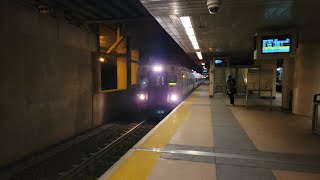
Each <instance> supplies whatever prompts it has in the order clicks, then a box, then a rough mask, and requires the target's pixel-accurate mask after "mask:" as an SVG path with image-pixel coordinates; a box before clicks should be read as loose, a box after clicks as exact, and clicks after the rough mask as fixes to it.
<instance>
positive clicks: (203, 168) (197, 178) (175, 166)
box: [148, 159, 216, 180]
mask: <svg viewBox="0 0 320 180" xmlns="http://www.w3.org/2000/svg"><path fill="white" fill-rule="evenodd" d="M159 179H165V180H208V179H210V180H216V167H215V165H214V164H208V163H199V162H190V161H176V160H167V159H160V160H159V161H158V163H157V165H156V167H155V168H154V170H153V172H152V174H151V175H150V177H149V178H148V180H159Z"/></svg>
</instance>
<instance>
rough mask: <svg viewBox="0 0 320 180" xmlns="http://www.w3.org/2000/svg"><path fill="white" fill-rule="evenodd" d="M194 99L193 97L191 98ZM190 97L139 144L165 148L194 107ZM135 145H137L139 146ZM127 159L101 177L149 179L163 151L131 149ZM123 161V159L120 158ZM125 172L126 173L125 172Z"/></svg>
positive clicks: (117, 179) (114, 179)
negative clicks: (108, 173)
mask: <svg viewBox="0 0 320 180" xmlns="http://www.w3.org/2000/svg"><path fill="white" fill-rule="evenodd" d="M191 99H192V98H191ZM191 99H190V98H188V103H185V102H183V103H181V104H180V105H179V106H178V107H177V108H176V109H175V110H174V111H173V112H172V113H170V114H169V115H168V116H167V117H166V118H165V119H164V120H163V122H162V123H161V124H159V126H156V127H155V129H154V130H153V131H152V132H150V133H149V134H148V135H147V136H146V138H144V139H142V141H141V142H139V143H137V146H140V147H148V148H165V147H166V146H167V145H168V144H169V142H170V140H171V138H172V137H173V135H174V134H175V133H176V131H177V129H178V128H179V127H180V126H181V123H182V122H184V121H185V120H186V117H187V115H188V113H189V112H190V109H191V107H192V104H191V102H192V100H191ZM137 146H135V147H137ZM129 153H130V154H127V157H126V159H124V160H123V161H122V162H120V163H119V164H118V167H115V169H114V170H113V172H112V173H111V174H110V175H106V176H103V177H102V178H100V179H112V180H120V179H121V180H124V179H132V180H135V179H139V180H141V179H147V177H148V176H149V175H150V174H151V173H152V170H153V168H154V167H155V165H156V164H157V162H158V160H159V158H160V155H161V153H158V152H141V151H133V150H132V151H131V152H129ZM120 161H121V160H120ZM124 172H125V173H124Z"/></svg>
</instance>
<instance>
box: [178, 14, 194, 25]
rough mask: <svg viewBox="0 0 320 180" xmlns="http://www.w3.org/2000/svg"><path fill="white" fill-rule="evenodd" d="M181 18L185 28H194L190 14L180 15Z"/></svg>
mask: <svg viewBox="0 0 320 180" xmlns="http://www.w3.org/2000/svg"><path fill="white" fill-rule="evenodd" d="M180 20H181V23H182V25H183V27H184V28H192V24H191V20H190V17H189V16H182V17H180Z"/></svg>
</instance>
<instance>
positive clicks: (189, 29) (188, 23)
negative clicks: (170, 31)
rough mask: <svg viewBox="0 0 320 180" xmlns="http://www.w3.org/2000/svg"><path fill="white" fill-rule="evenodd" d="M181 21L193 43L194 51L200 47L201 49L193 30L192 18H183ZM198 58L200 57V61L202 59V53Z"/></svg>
mask: <svg viewBox="0 0 320 180" xmlns="http://www.w3.org/2000/svg"><path fill="white" fill-rule="evenodd" d="M180 21H181V23H182V25H183V27H184V29H185V30H186V33H187V35H188V37H189V39H190V41H191V44H192V46H193V49H195V50H199V49H200V47H199V44H198V41H197V37H196V35H195V33H194V30H193V27H192V23H191V19H190V16H181V17H180ZM197 55H198V52H197ZM198 57H199V59H202V55H201V52H200V56H199V55H198Z"/></svg>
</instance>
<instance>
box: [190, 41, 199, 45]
mask: <svg viewBox="0 0 320 180" xmlns="http://www.w3.org/2000/svg"><path fill="white" fill-rule="evenodd" d="M191 44H192V45H193V46H199V44H198V42H197V41H195V42H191Z"/></svg>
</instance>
